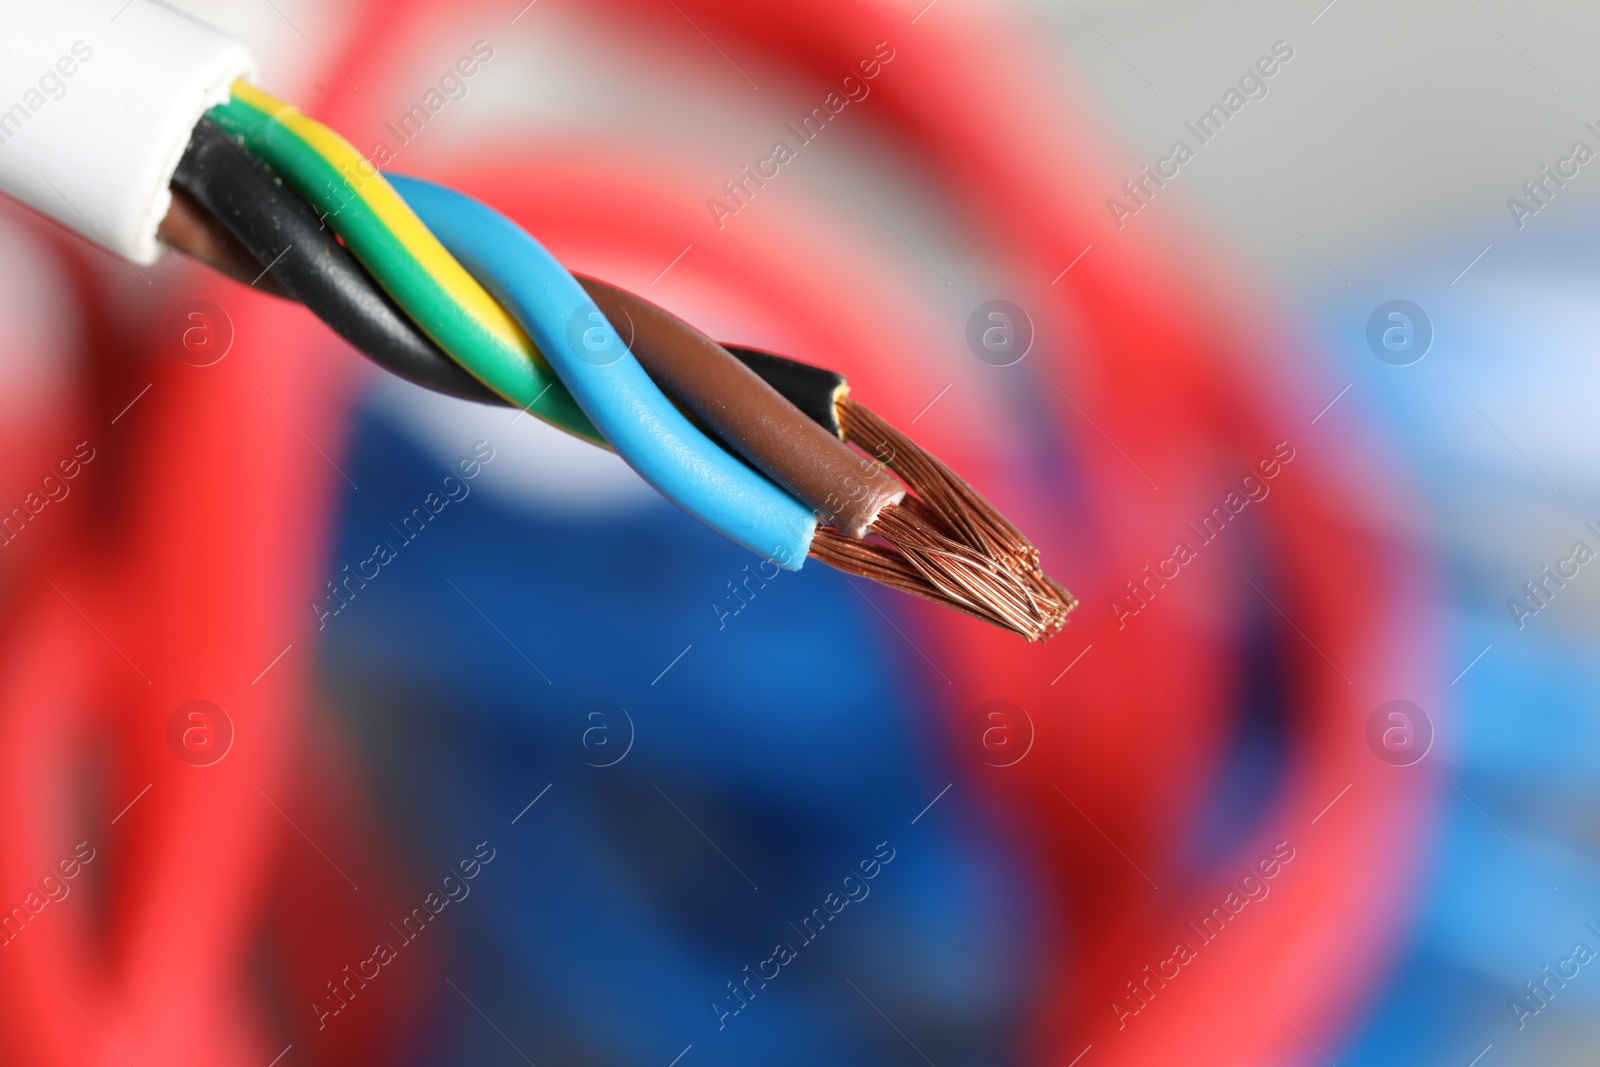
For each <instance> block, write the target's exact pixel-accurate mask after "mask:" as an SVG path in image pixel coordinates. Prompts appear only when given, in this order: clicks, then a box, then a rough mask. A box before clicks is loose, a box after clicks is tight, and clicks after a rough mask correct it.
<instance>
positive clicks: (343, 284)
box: [162, 83, 1076, 640]
mask: <svg viewBox="0 0 1600 1067" xmlns="http://www.w3.org/2000/svg"><path fill="white" fill-rule="evenodd" d="M173 184H174V187H175V189H176V190H177V192H178V193H179V194H182V195H179V196H177V197H175V201H174V210H173V212H172V213H171V215H169V218H168V221H167V222H166V223H165V224H163V229H162V234H163V237H164V238H165V239H166V240H167V241H168V242H169V243H171V244H173V245H174V246H176V247H179V248H180V249H182V250H184V251H187V252H189V253H190V254H192V255H195V256H197V257H198V258H201V259H203V260H205V261H206V262H208V263H210V264H211V265H213V266H215V267H217V268H218V269H220V270H223V271H225V272H228V273H232V274H233V275H235V276H236V277H244V273H245V271H246V270H249V267H250V266H252V265H257V264H258V265H259V267H260V270H259V273H257V272H256V271H254V270H251V271H250V273H252V274H255V276H256V279H260V278H262V277H266V278H268V279H269V281H270V283H271V285H272V287H273V289H274V291H277V292H279V293H281V294H282V295H286V296H289V297H291V298H293V299H296V300H299V301H300V302H302V303H304V304H305V305H306V306H307V307H309V308H310V309H311V310H312V311H313V312H314V313H316V314H317V315H318V316H320V317H321V318H323V319H324V320H325V321H326V322H327V323H328V324H329V325H330V326H331V327H332V328H333V329H335V330H336V331H337V332H339V333H340V334H341V335H342V336H343V337H345V339H346V340H348V341H349V342H350V343H351V344H352V345H353V346H355V347H356V348H357V349H359V350H361V351H362V352H364V353H366V354H367V355H369V356H370V357H371V358H373V359H374V360H375V361H376V362H378V363H379V364H381V365H382V366H384V367H386V368H388V369H389V370H391V371H393V372H394V373H396V374H399V375H401V376H402V377H405V378H407V379H409V380H411V381H413V382H416V383H417V384H420V385H423V386H425V387H427V388H430V389H434V390H436V391H439V392H443V393H447V394H450V395H453V396H458V397H462V398H467V399H473V400H479V401H484V402H498V403H504V404H509V405H513V406H516V407H520V408H522V409H524V410H526V411H528V412H529V413H530V414H533V415H535V416H536V417H538V418H541V419H543V420H545V421H546V422H549V423H550V424H552V425H554V426H557V427H558V428H560V429H562V430H565V431H567V432H568V433H571V434H574V435H575V436H578V437H580V438H583V439H585V440H587V441H590V442H591V443H594V444H597V445H600V446H602V447H609V448H613V449H615V450H616V451H617V453H618V454H619V455H621V456H622V458H623V459H624V460H626V461H627V462H628V463H629V465H630V466H632V467H633V468H634V469H635V470H636V471H638V473H639V474H640V475H641V476H642V477H643V478H644V479H645V480H646V481H647V482H649V483H650V484H651V485H652V486H653V487H655V488H656V489H657V490H658V491H660V492H661V493H662V494H663V495H664V496H666V497H667V498H668V499H670V500H672V501H673V502H674V503H676V504H678V505H679V506H680V507H682V508H683V509H684V510H686V511H688V512H689V513H690V514H692V515H694V516H695V517H696V518H698V519H700V520H701V521H703V522H704V523H706V524H707V525H709V526H711V527H712V528H713V529H716V530H718V531H719V532H721V533H722V534H724V535H725V536H727V537H729V538H730V539H732V540H733V541H735V542H736V543H738V544H741V545H743V546H744V547H746V548H748V549H750V550H751V551H754V552H756V553H758V554H760V555H762V556H765V557H767V558H769V559H771V560H773V561H775V562H776V563H778V564H780V565H782V566H784V567H786V568H789V569H799V567H800V566H801V565H802V564H803V563H804V561H805V559H806V557H807V556H808V555H811V556H815V557H817V558H819V559H822V560H823V561H824V562H826V563H828V564H829V565H831V566H834V567H837V568H839V569H842V570H845V571H847V572H849V573H854V574H858V575H861V576H864V577H868V578H871V579H873V580H875V581H879V582H882V583H884V584H887V585H890V586H891V587H893V588H897V589H901V590H903V591H905V592H909V593H912V594H914V595H917V596H921V597H923V598H925V599H929V600H933V601H935V602H938V603H943V604H946V605H948V606H950V607H954V608H956V609H958V610H961V611H964V612H966V613H968V614H970V615H973V616H976V617H978V618H981V619H984V620H986V621H989V622H991V623H994V624H996V625H999V626H1002V627H1005V628H1007V629H1011V630H1014V631H1015V632H1017V633H1020V634H1022V635H1023V636H1025V637H1027V638H1028V639H1029V640H1037V639H1041V638H1044V637H1048V636H1049V635H1050V634H1052V633H1054V632H1056V631H1057V630H1059V629H1060V628H1061V626H1062V625H1063V624H1064V623H1065V621H1066V616H1067V613H1068V612H1069V611H1071V609H1072V608H1073V607H1074V606H1075V604H1076V600H1075V599H1074V598H1073V597H1072V596H1071V594H1070V593H1068V592H1067V591H1066V590H1065V589H1064V588H1062V587H1061V586H1060V585H1059V584H1057V583H1055V582H1054V581H1052V580H1051V579H1049V578H1048V577H1047V576H1045V575H1044V573H1043V571H1042V570H1041V569H1040V567H1039V556H1038V552H1037V550H1036V549H1034V548H1033V546H1032V545H1031V544H1030V543H1029V542H1028V541H1027V540H1026V538H1024V537H1023V536H1022V535H1021V534H1020V533H1019V532H1017V530H1016V529H1015V527H1013V526H1012V525H1011V524H1010V523H1009V522H1007V521H1006V520H1005V519H1004V518H1003V517H1002V516H1001V515H1000V514H999V513H998V512H996V511H995V510H994V509H993V508H992V507H991V506H990V505H989V504H988V503H987V502H985V501H984V500H983V498H982V497H981V496H979V495H978V494H977V493H976V492H975V491H974V490H973V489H972V488H971V487H970V486H968V485H967V483H966V482H964V481H963V480H962V479H960V478H959V477H958V476H956V475H955V474H954V472H952V471H950V470H949V468H948V467H946V466H944V465H943V464H942V463H940V462H939V461H938V460H937V459H935V458H934V457H933V456H931V455H929V454H928V453H927V452H925V451H923V450H922V449H921V448H919V447H918V446H917V445H916V444H915V443H914V442H912V441H911V440H910V439H909V438H907V437H905V436H904V435H903V434H900V433H899V432H898V431H896V430H894V429H893V427H891V426H889V424H888V423H887V422H885V421H884V420H882V419H881V418H879V417H878V416H876V415H874V414H872V413H871V412H870V411H868V410H867V409H866V408H865V407H864V406H863V405H861V404H860V403H859V402H857V401H855V400H854V399H853V398H852V397H851V396H850V395H849V389H848V385H847V384H846V383H845V381H844V379H843V377H842V376H840V375H837V374H835V373H833V372H831V371H826V370H823V369H821V368H816V367H811V366H809V365H807V364H803V363H799V362H796V361H793V360H789V359H786V358H784V357H781V356H775V355H771V354H769V353H763V352H757V351H754V350H749V349H739V348H732V347H730V346H724V345H719V344H718V343H717V342H715V341H713V340H712V339H711V338H709V337H707V336H706V335H704V334H702V333H700V332H699V331H698V330H695V329H694V328H693V327H692V326H690V325H689V324H688V323H686V322H683V321H682V320H681V319H678V318H677V317H676V316H674V315H672V314H670V313H669V312H667V311H665V310H664V309H662V308H659V307H657V306H655V305H654V304H651V303H650V302H648V301H646V300H643V299H642V298H640V297H638V296H635V295H634V294H631V293H628V292H625V291H623V290H620V289H617V288H615V287H613V286H610V285H608V284H606V283H604V282H600V281H597V280H594V279H590V278H577V277H574V276H573V275H572V274H570V273H569V272H568V271H567V270H566V269H565V268H564V267H563V266H562V265H561V264H560V263H559V262H558V261H557V260H556V259H555V258H554V257H553V256H551V255H550V254H549V253H548V252H547V251H546V250H545V249H544V248H543V247H542V246H541V245H540V244H539V243H538V242H537V241H536V240H534V238H533V237H531V236H530V235H529V234H528V233H527V232H526V231H524V230H523V229H522V228H521V227H520V226H518V225H517V224H516V223H514V222H513V221H511V220H510V219H508V218H506V217H505V216H503V215H501V214H500V213H498V212H496V211H495V210H493V209H492V208H490V207H488V206H487V205H484V204H482V203H480V202H478V201H476V200H474V199H472V198H471V197H468V196H466V195H465V194H463V193H461V192H459V191H458V190H455V189H454V188H450V187H446V186H440V185H435V184H433V183H430V182H426V181H422V180H419V179H416V178H409V177H405V176H403V175H396V174H389V175H385V174H382V173H380V172H379V171H378V170H377V168H376V167H374V166H373V165H372V164H371V163H370V162H369V161H368V160H367V159H366V158H365V157H363V156H362V155H361V154H360V153H359V152H358V151H357V150H356V149H355V148H354V147H353V146H352V145H350V144H349V142H347V141H345V140H344V139H343V138H342V137H340V136H339V135H338V134H337V133H335V132H334V131H332V130H330V129H329V128H328V127H326V126H323V125H322V124H320V123H318V122H316V121H315V120H313V119H311V118H309V117H308V116H306V115H304V114H302V113H301V112H300V111H299V110H297V109H296V108H294V107H293V106H292V105H290V104H287V103H285V102H283V101H281V100H277V99H275V98H273V97H272V96H270V95H268V94H266V93H264V92H262V91H261V90H259V89H256V88H254V87H252V86H250V85H247V84H244V83H238V84H236V85H235V86H234V87H233V93H232V98H231V99H230V100H229V101H228V102H226V103H224V104H220V105H218V106H216V107H214V108H212V109H211V111H210V112H209V118H208V119H207V120H205V121H202V123H201V124H200V126H199V127H198V128H197V129H196V131H195V134H194V137H193V138H192V140H191V143H190V145H189V148H188V151H187V152H186V154H185V156H184V158H183V161H182V162H181V163H180V165H179V168H178V171H177V173H176V175H175V177H174V180H173ZM618 326H621V327H622V329H621V332H620V333H619V330H618V328H617V327H618ZM623 335H626V338H627V339H626V340H624V336H623ZM852 444H853V445H856V446H857V447H858V448H859V449H861V450H863V451H858V450H857V448H852V447H851V445H852ZM864 452H865V453H867V454H864ZM891 471H892V472H893V473H892V474H891V473H890V472H891ZM896 475H898V477H896Z"/></svg>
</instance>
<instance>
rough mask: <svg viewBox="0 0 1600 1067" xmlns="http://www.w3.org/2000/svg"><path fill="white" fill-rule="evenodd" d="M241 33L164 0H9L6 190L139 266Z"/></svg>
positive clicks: (0, 8) (1, 130)
mask: <svg viewBox="0 0 1600 1067" xmlns="http://www.w3.org/2000/svg"><path fill="white" fill-rule="evenodd" d="M241 77H244V78H251V79H253V78H254V77H255V60H254V59H253V58H252V56H251V54H250V50H249V49H248V48H246V47H245V46H244V45H243V44H241V43H240V42H239V41H236V40H234V39H233V38H231V37H228V36H227V35H226V34H224V33H221V32H220V31H218V30H214V29H212V28H211V27H209V26H206V25H204V24H203V23H200V22H196V21H195V20H194V19H192V18H190V17H189V16H188V15H184V14H181V13H179V12H177V11H174V10H173V9H171V8H169V7H167V6H165V5H163V4H159V3H155V2H154V0H0V191H3V192H5V193H7V194H9V195H10V196H13V197H15V198H16V199H18V200H20V201H22V202H23V203H25V204H28V205H30V206H31V207H33V208H35V209H36V210H38V211H41V212H43V213H44V214H46V215H49V216H50V217H51V218H53V219H55V220H56V221H58V222H60V223H61V224H62V225H63V226H66V227H67V228H68V229H70V230H73V231H75V232H77V233H79V234H82V235H83V236H84V237H86V238H88V239H89V240H91V241H93V242H95V243H96V244H99V245H102V246H104V247H106V248H109V249H110V250H111V251H113V252H116V253H117V254H119V255H121V256H123V257H125V258H126V259H128V260H130V261H131V262H133V263H136V264H150V263H154V262H155V261H156V258H157V257H158V256H159V255H160V253H161V246H160V245H159V244H158V243H157V241H156V226H157V225H159V224H160V222H161V219H162V218H163V217H164V216H165V215H166V213H167V208H168V206H169V205H170V204H171V202H172V194H171V193H170V192H169V191H168V189H167V184H168V183H169V182H170V181H171V180H172V172H173V171H174V170H175V169H177V166H178V160H179V159H180V158H181V157H182V155H183V150H184V148H185V147H186V146H187V145H188V142H189V134H190V133H191V132H192V131H193V130H194V126H195V123H196V122H198V121H199V120H200V116H201V115H202V114H203V113H204V112H205V110H206V108H208V107H210V106H211V105H213V104H217V103H221V102H222V101H224V100H226V99H227V98H228V86H229V85H231V84H232V83H233V81H234V80H235V79H236V78H241Z"/></svg>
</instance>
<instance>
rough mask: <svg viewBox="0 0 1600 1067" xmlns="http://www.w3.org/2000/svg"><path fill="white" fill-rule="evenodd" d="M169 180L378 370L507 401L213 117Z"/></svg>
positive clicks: (470, 396)
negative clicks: (448, 351)
mask: <svg viewBox="0 0 1600 1067" xmlns="http://www.w3.org/2000/svg"><path fill="white" fill-rule="evenodd" d="M172 181H173V184H175V185H176V186H178V187H179V188H180V189H182V190H183V191H184V192H186V193H188V194H189V195H190V196H192V197H193V198H194V199H195V201H196V202H198V203H199V204H200V206H201V207H203V208H204V209H205V210H206V211H207V212H208V213H209V214H210V215H211V216H212V217H213V218H215V219H216V220H217V221H218V222H219V223H221V225H222V226H223V228H224V229H226V230H227V231H228V232H229V233H231V234H232V235H233V236H234V238H235V239H236V240H237V241H238V242H239V243H240V244H241V245H243V246H244V247H245V249H246V250H247V251H249V253H250V254H251V255H252V256H254V257H255V259H256V260H257V261H258V262H260V263H261V264H262V266H263V267H264V268H265V269H266V270H267V271H268V273H270V274H271V276H272V277H274V278H276V279H277V280H278V282H279V283H280V284H281V285H282V286H283V288H284V289H286V290H288V291H289V292H290V293H292V294H293V295H294V298H295V299H296V300H299V301H300V302H301V303H302V304H304V305H306V307H308V308H310V309H311V311H312V312H313V313H314V314H316V316H317V317H318V318H320V319H322V321H324V322H326V323H327V324H328V325H329V326H330V327H332V328H333V330H334V331H335V332H336V333H338V334H339V336H341V337H343V338H344V339H345V340H346V341H349V342H350V344H351V345H352V346H354V347H355V348H356V349H357V350H358V351H360V352H362V353H365V354H366V355H367V356H368V357H370V358H371V359H372V360H373V361H374V362H375V363H377V364H378V365H379V366H382V367H383V368H385V369H386V370H389V371H392V372H394V373H395V374H398V375H399V376H400V377H402V378H405V379H407V380H408V381H412V382H415V383H416V384H418V385H421V386H425V387H427V388H429V389H432V390H434V391H435V392H439V393H445V394H448V395H450V396H455V397H460V398H462V399H465V400H476V401H479V402H481V403H486V404H496V403H504V401H503V400H502V399H501V398H500V397H499V396H498V395H497V394H495V392H494V391H493V390H491V389H490V388H489V387H488V386H486V385H484V384H483V383H482V382H480V381H478V380H477V379H476V378H474V377H473V376H472V375H471V374H468V373H467V372H466V371H465V370H464V369H463V368H462V367H461V366H460V365H459V364H457V363H455V362H454V361H453V360H451V359H450V357H449V356H447V355H445V354H444V352H443V351H442V350H441V349H440V348H439V346H438V345H436V344H434V343H433V341H432V340H430V339H429V338H428V336H427V335H426V334H424V333H423V332H422V331H421V330H420V329H419V328H418V327H417V325H416V324H415V323H414V322H412V321H411V319H410V318H408V317H407V316H406V314H405V313H404V312H403V311H401V310H400V309H399V307H397V306H396V305H395V303H394V301H393V300H391V299H390V298H389V295H388V294H387V293H385V292H384V291H383V290H382V289H381V288H380V287H379V286H378V284H377V283H376V282H374V281H373V279H372V276H371V275H369V274H368V273H367V272H366V269H365V268H363V267H362V266H361V264H360V263H358V262H357V261H356V258H355V257H354V256H352V255H351V254H350V252H349V251H348V250H347V249H346V248H345V247H344V246H343V245H341V244H340V243H339V241H338V239H337V238H335V237H334V235H333V231H332V230H330V229H328V228H327V227H326V226H325V225H323V222H322V220H321V219H320V218H319V217H318V216H317V213H316V211H314V210H313V209H312V207H311V205H309V204H307V203H306V202H305V201H304V200H301V199H300V198H299V197H298V196H296V195H295V193H294V192H293V191H292V190H290V189H289V188H288V187H287V186H285V185H284V184H283V183H282V182H281V181H280V180H279V179H278V177H277V176H276V175H275V174H273V173H272V170H271V169H270V168H269V167H268V166H267V165H266V164H265V163H262V162H261V161H260V160H258V159H256V157H255V156H253V155H251V154H250V153H249V152H248V151H246V150H245V149H244V148H243V146H241V145H239V144H238V143H237V142H235V141H234V140H233V138H231V137H229V136H228V134H227V133H226V132H224V131H223V129H222V128H221V127H220V126H218V125H216V124H215V123H214V122H212V121H211V120H210V119H204V118H202V119H201V120H200V123H199V125H197V126H196V127H195V130H194V133H193V134H192V135H191V136H190V138H189V147H188V149H187V150H186V151H185V152H184V154H183V158H182V160H180V161H179V163H178V169H177V171H176V173H174V174H173V177H172Z"/></svg>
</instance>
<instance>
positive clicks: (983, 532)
mask: <svg viewBox="0 0 1600 1067" xmlns="http://www.w3.org/2000/svg"><path fill="white" fill-rule="evenodd" d="M838 415H839V428H840V430H841V431H842V433H843V436H844V439H845V440H846V441H848V442H850V443H851V444H854V445H856V446H857V447H858V448H860V449H861V450H862V451H864V452H866V453H867V455H868V456H870V457H872V458H873V459H874V460H876V461H878V462H879V463H882V464H883V465H884V466H886V467H888V468H889V469H890V470H891V471H893V472H894V473H895V474H896V475H898V476H899V478H900V480H901V481H903V482H904V483H905V484H906V487H907V489H909V490H910V492H909V493H908V494H907V495H906V497H905V499H904V500H902V501H901V502H900V503H898V504H889V505H887V506H885V507H884V508H883V509H882V511H880V512H879V514H878V517H877V519H876V520H875V521H874V522H873V524H872V526H871V529H870V531H869V533H870V537H869V538H868V539H861V540H858V539H855V538H852V537H849V536H847V535H846V534H845V533H843V532H841V531H839V530H837V529H835V528H833V527H831V526H822V527H819V528H818V530H817V535H816V538H815V539H814V540H813V541H812V544H811V555H812V556H813V557H815V558H816V559H820V560H821V561H822V562H824V563H826V564H828V565H829V566H831V567H837V568H838V569H839V570H842V571H845V572H846V573H849V574H857V575H860V576H861V577H864V578H870V579H872V580H873V581H876V582H881V583H882V584H884V585H887V586H891V587H892V588H895V589H899V590H901V591H902V592H906V593H910V594H912V595H913V596H919V597H922V598H923V599H925V600H931V601H933V602H934V603H937V604H944V605H946V606H947V607H952V608H955V609H957V610H958V611H963V612H966V613H967V614H968V615H972V616H975V617H976V618H980V619H983V620H984V621H986V622H990V623H993V624H995V625H996V626H1001V627H1004V628H1005V629H1007V630H1011V631H1013V632H1015V633H1019V634H1021V635H1022V636H1023V637H1025V638H1027V639H1028V640H1029V641H1042V640H1044V639H1045V638H1048V637H1049V636H1050V635H1051V634H1054V633H1056V632H1057V631H1059V630H1060V629H1061V628H1062V627H1063V626H1065V625H1066V621H1067V614H1068V613H1069V612H1070V611H1072V609H1073V608H1075V607H1077V605H1078V601H1077V598H1076V597H1074V596H1073V595H1072V594H1071V593H1069V592H1067V590H1066V589H1064V588H1063V587H1062V586H1061V585H1060V584H1059V583H1058V582H1056V581H1054V580H1053V579H1051V578H1050V577H1049V576H1048V575H1046V574H1045V573H1044V571H1043V570H1042V569H1041V568H1040V566H1039V550H1038V549H1037V548H1035V547H1034V546H1033V545H1032V544H1031V543H1030V542H1029V541H1028V539H1027V538H1026V537H1024V536H1022V534H1021V533H1020V532H1019V531H1018V530H1017V528H1016V527H1015V526H1013V525H1011V523H1009V522H1007V521H1006V519H1005V517H1004V516H1003V515H1001V514H1000V513H999V512H998V511H996V510H995V509H994V507H993V506H991V505H990V504H989V502H988V501H986V500H984V499H983V497H981V496H979V495H978V493H977V492H976V491H975V490H974V489H973V488H972V486H970V485H968V484H967V483H966V482H965V481H963V480H962V479H961V478H960V477H958V476H957V475H956V473H955V472H954V471H952V470H951V469H950V468H949V467H947V466H945V465H944V464H943V463H941V462H939V460H937V459H935V458H934V457H933V456H931V455H929V454H928V453H927V452H926V451H924V450H923V449H922V448H921V447H920V446H919V445H917V444H916V442H914V441H912V440H911V439H910V438H909V437H907V436H905V435H904V434H902V433H901V432H900V431H899V430H897V429H895V428H894V427H893V426H891V425H890V424H889V423H888V422H886V421H884V420H883V419H881V418H879V417H878V416H877V415H875V414H873V412H872V411H870V410H869V409H868V408H866V407H865V406H863V405H862V404H860V403H859V402H857V401H855V400H854V399H852V398H851V397H850V396H848V395H844V396H841V397H840V398H839V401H838Z"/></svg>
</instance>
